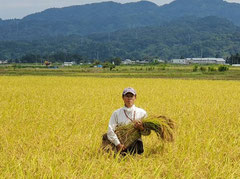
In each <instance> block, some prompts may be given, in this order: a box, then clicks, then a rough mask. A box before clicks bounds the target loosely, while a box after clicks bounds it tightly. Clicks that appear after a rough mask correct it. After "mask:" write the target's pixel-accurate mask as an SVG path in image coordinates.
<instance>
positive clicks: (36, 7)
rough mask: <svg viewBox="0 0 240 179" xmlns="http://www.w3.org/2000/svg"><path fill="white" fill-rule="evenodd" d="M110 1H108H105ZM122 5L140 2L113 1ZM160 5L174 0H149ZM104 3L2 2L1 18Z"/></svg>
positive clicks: (66, 0) (81, 0)
mask: <svg viewBox="0 0 240 179" xmlns="http://www.w3.org/2000/svg"><path fill="white" fill-rule="evenodd" d="M105 1H108V0H105ZM111 1H115V2H120V3H127V2H137V1H139V0H111ZM149 1H152V2H154V3H155V4H158V5H163V4H167V3H170V2H172V1H173V0H149ZM227 1H228V2H238V3H240V0H227ZM94 2H103V0H0V18H2V19H13V18H18V19H19V18H23V17H24V16H26V15H29V14H32V13H35V12H40V11H43V10H45V9H48V8H52V7H66V6H71V5H82V4H90V3H94Z"/></svg>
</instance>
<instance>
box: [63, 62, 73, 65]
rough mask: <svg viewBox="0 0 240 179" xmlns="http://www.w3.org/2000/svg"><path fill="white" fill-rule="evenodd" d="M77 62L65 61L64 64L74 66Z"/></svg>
mask: <svg viewBox="0 0 240 179" xmlns="http://www.w3.org/2000/svg"><path fill="white" fill-rule="evenodd" d="M74 64H75V62H64V63H63V66H73V65H74Z"/></svg>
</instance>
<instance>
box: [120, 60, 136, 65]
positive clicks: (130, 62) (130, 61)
mask: <svg viewBox="0 0 240 179" xmlns="http://www.w3.org/2000/svg"><path fill="white" fill-rule="evenodd" d="M122 64H124V65H129V64H135V61H132V60H130V59H126V60H124V61H122Z"/></svg>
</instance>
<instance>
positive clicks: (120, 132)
mask: <svg viewBox="0 0 240 179" xmlns="http://www.w3.org/2000/svg"><path fill="white" fill-rule="evenodd" d="M142 122H143V126H144V131H142V132H140V131H139V130H137V129H136V128H134V124H133V123H130V124H127V125H121V126H118V127H117V128H116V130H115V133H116V135H117V136H118V139H119V140H120V142H121V144H124V145H125V147H129V146H130V145H131V144H132V143H133V142H135V141H136V140H137V139H138V138H140V137H141V135H143V134H144V133H145V135H146V131H149V132H148V133H147V135H150V131H151V130H153V131H154V132H155V133H156V134H157V136H158V137H159V139H162V140H163V141H168V142H172V141H173V140H174V136H173V134H174V128H175V123H174V121H173V120H171V119H169V118H167V117H165V116H152V117H148V118H146V119H143V120H142Z"/></svg>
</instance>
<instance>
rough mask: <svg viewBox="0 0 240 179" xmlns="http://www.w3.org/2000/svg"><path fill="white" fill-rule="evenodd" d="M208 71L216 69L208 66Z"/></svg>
mask: <svg viewBox="0 0 240 179" xmlns="http://www.w3.org/2000/svg"><path fill="white" fill-rule="evenodd" d="M208 71H217V69H216V68H214V67H208Z"/></svg>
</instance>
